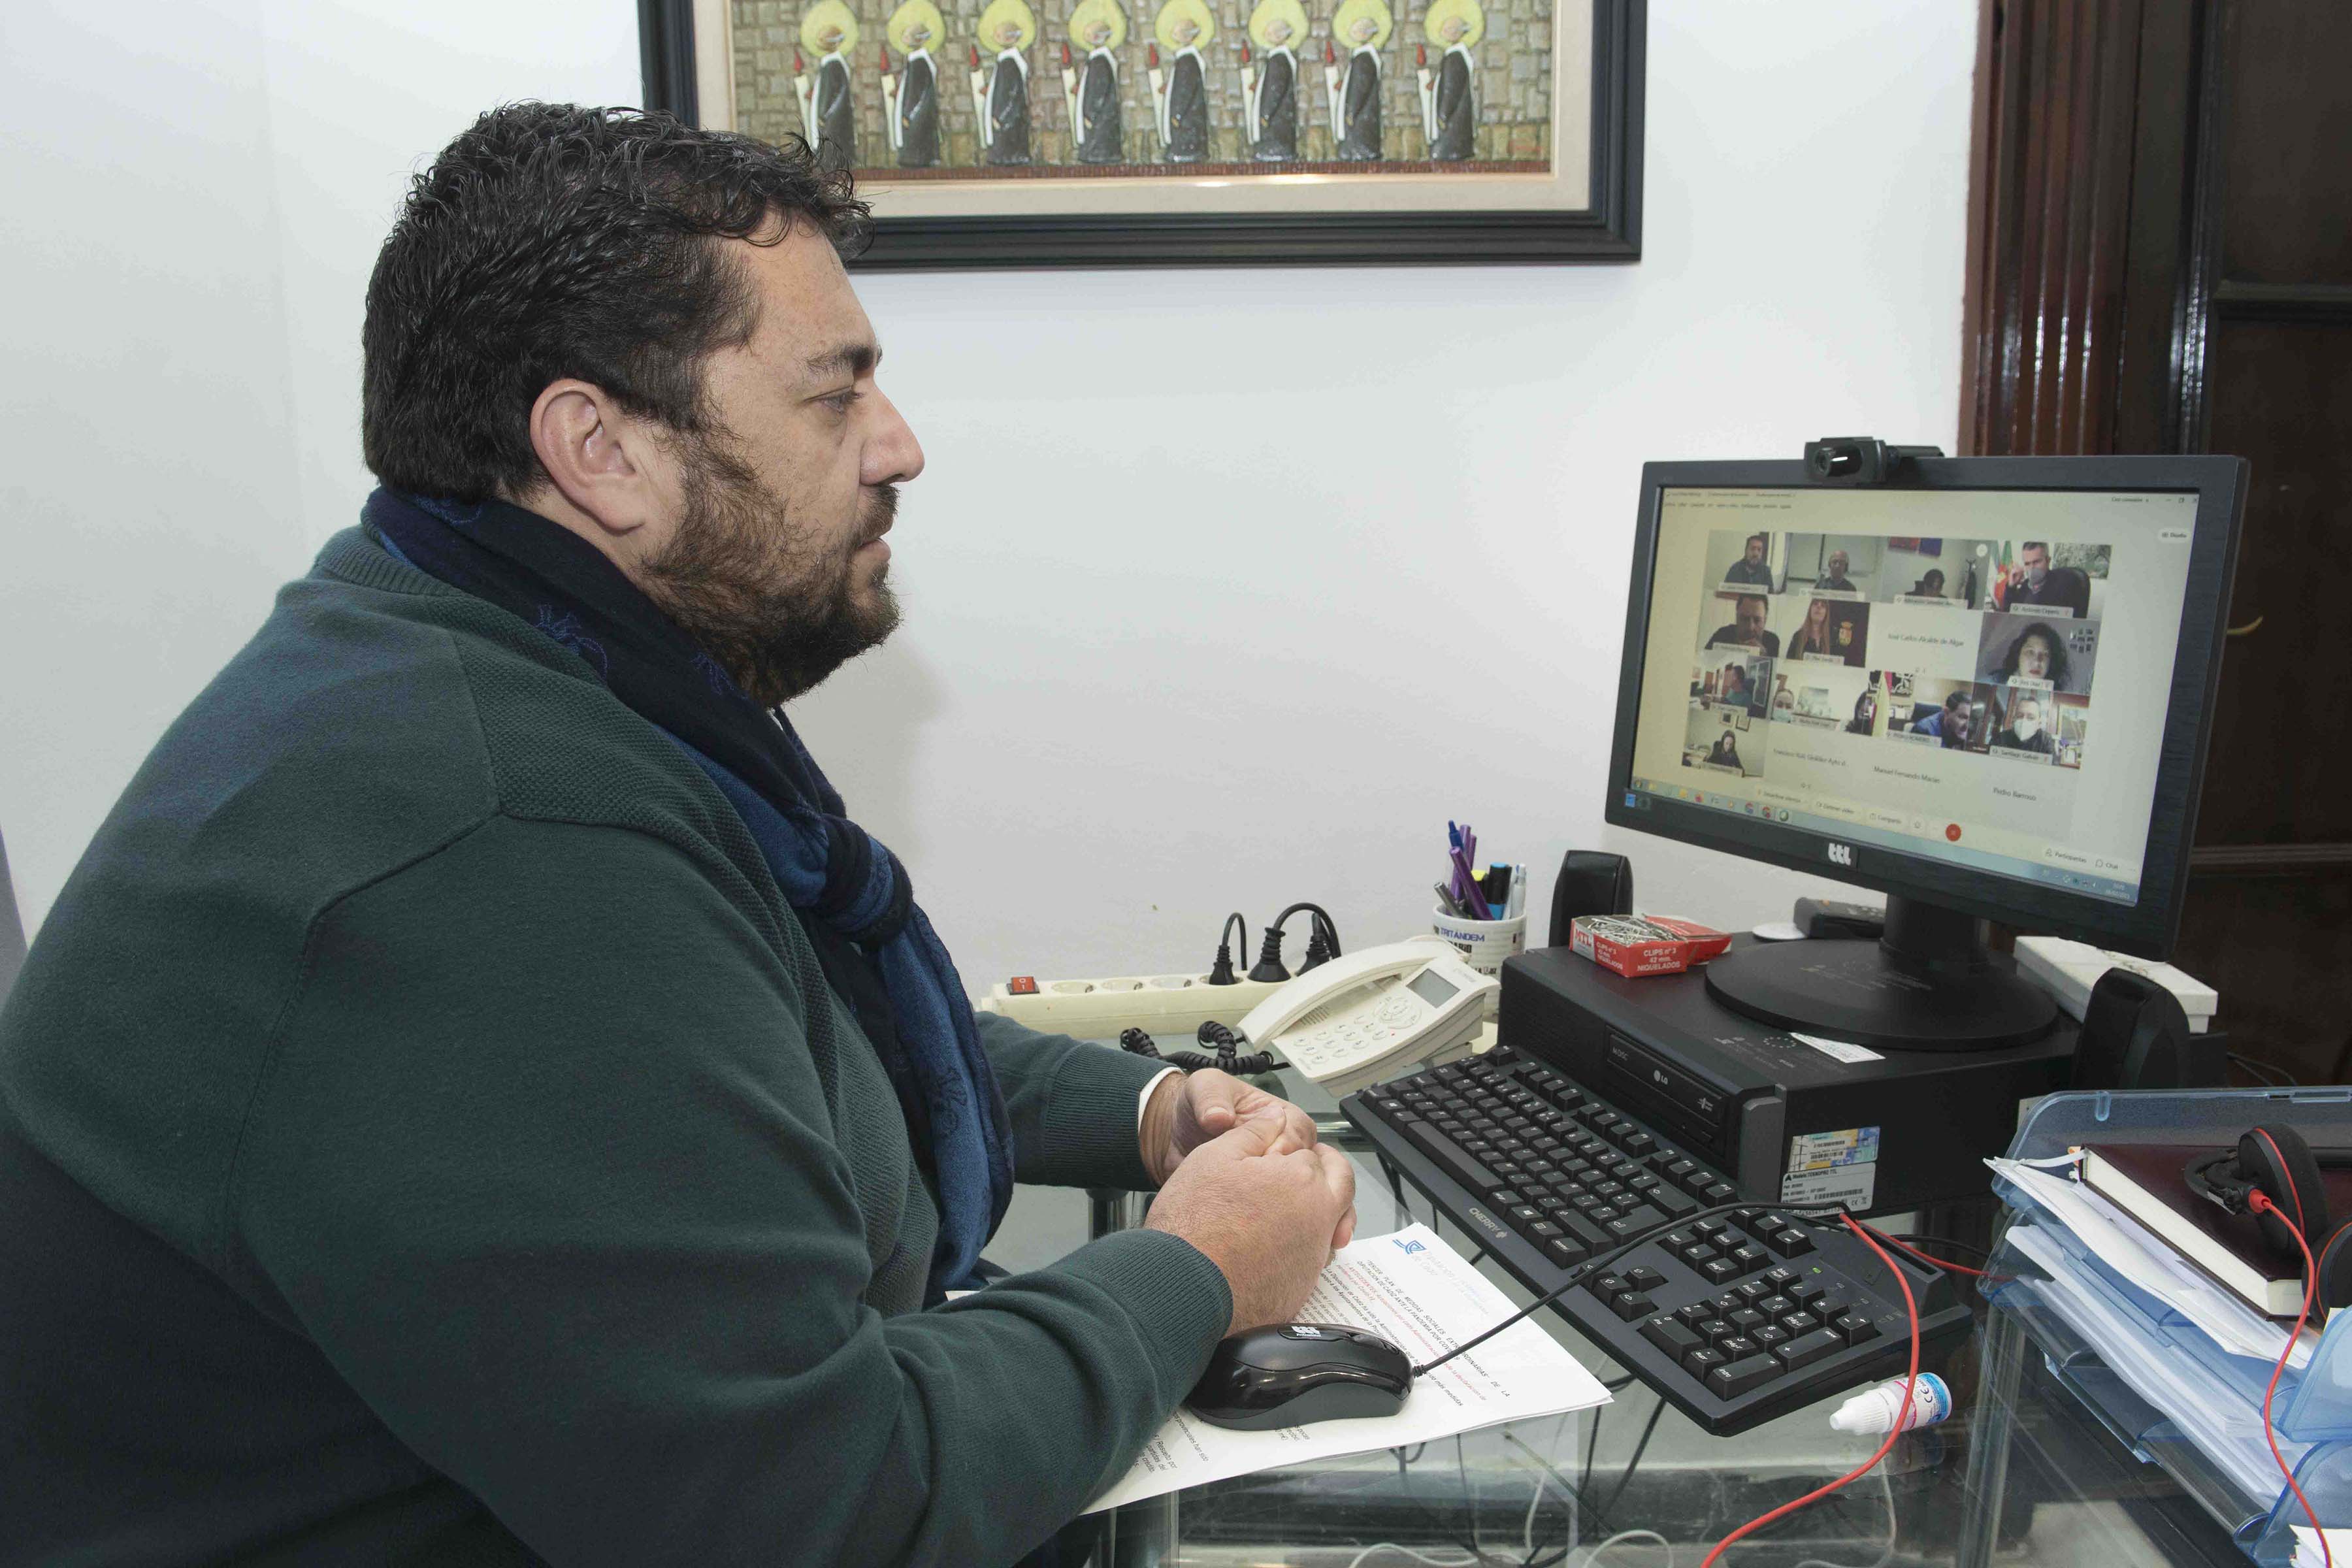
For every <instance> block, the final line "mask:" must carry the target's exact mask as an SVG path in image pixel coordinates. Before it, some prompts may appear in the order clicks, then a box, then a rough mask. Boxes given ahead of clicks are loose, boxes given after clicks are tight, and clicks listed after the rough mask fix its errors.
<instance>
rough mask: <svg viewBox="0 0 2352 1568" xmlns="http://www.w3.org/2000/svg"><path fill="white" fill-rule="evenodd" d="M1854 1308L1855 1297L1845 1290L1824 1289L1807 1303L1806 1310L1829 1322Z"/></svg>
mask: <svg viewBox="0 0 2352 1568" xmlns="http://www.w3.org/2000/svg"><path fill="white" fill-rule="evenodd" d="M1805 1310H1806V1311H1808V1312H1811V1313H1812V1314H1813V1316H1815V1317H1817V1318H1819V1319H1820V1320H1821V1321H1822V1322H1824V1323H1826V1322H1828V1321H1830V1320H1831V1319H1832V1318H1835V1317H1839V1316H1842V1315H1843V1314H1844V1313H1846V1312H1849V1311H1852V1310H1853V1295H1852V1294H1851V1293H1850V1292H1848V1291H1845V1290H1841V1289H1828V1290H1824V1291H1822V1293H1821V1294H1820V1295H1818V1296H1816V1297H1814V1298H1813V1299H1812V1300H1811V1301H1809V1302H1807V1303H1806V1305H1805Z"/></svg>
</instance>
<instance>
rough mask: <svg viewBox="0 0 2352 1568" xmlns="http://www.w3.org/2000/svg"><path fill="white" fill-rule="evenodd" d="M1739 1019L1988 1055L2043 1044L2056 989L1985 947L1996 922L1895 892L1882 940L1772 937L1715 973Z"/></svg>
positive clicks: (1719, 996)
mask: <svg viewBox="0 0 2352 1568" xmlns="http://www.w3.org/2000/svg"><path fill="white" fill-rule="evenodd" d="M1706 988H1707V991H1708V993H1709V994H1712V995H1713V996H1714V997H1715V999H1716V1000H1717V1001H1718V1002H1721V1003H1722V1004H1723V1005H1725V1006H1727V1007H1729V1008H1730V1009H1732V1010H1733V1011H1734V1012H1737V1013H1744V1014H1746V1015H1747V1016H1749V1017H1751V1018H1757V1019H1760V1020H1762V1021H1763V1022H1765V1023H1767V1024H1773V1025H1777V1026H1780V1027H1781V1028H1783V1029H1793V1030H1797V1031H1799V1032H1801V1033H1804V1034H1820V1035H1827V1036H1829V1037H1832V1038H1833V1039H1840V1040H1851V1041H1853V1043H1855V1044H1856V1045H1864V1046H1884V1047H1888V1048H1890V1049H1893V1050H1902V1051H1979V1050H1991V1049H1996V1048H1999V1047H2005V1046H2021V1045H2025V1044H2027V1043H2028V1042H2030V1041H2032V1040H2037V1039H2040V1038H2041V1037H2042V1036H2043V1035H2044V1034H2047V1033H2048V1032H2049V1029H2050V1026H2051V1025H2052V1024H2053V1023H2054V1022H2055V1021H2056V1020H2057V1017H2058V1004H2057V1002H2056V1001H2055V1000H2053V998H2052V997H2051V995H2050V994H2049V993H2048V992H2046V991H2043V990H2042V988H2041V987H2039V986H2037V985H2034V984H2032V983H2031V982H2029V981H2026V980H2022V979H2020V978H2019V977H2018V974H2017V972H2016V968H2015V966H2014V965H2012V964H2011V963H2009V962H2008V961H2007V960H2005V959H2001V958H1997V957H1995V956H1994V955H1993V954H1992V953H1991V952H1989V951H1988V950H1987V949H1986V947H1985V922H1984V921H1980V920H1978V919H1976V918H1975V917H1974V916H1972V915H1966V914H1962V913H1961V912H1960V911H1959V910H1952V909H1946V908H1945V907H1943V906H1942V905H1940V904H1930V903H1924V902H1919V901H1916V900H1911V899H1906V898H1901V897H1890V898H1889V899H1888V900H1886V934H1885V936H1884V937H1882V938H1881V939H1879V940H1878V941H1877V942H1840V941H1835V940H1825V939H1814V940H1811V941H1806V942H1766V943H1763V944H1761V945H1759V946H1756V947H1748V948H1742V949H1741V950H1739V951H1738V952H1727V953H1725V954H1724V955H1723V956H1722V957H1720V958H1718V959H1717V960H1715V961H1714V962H1713V963H1709V964H1708V965H1707V966H1706Z"/></svg>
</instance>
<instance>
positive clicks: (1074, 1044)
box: [974, 1013, 1168, 1192]
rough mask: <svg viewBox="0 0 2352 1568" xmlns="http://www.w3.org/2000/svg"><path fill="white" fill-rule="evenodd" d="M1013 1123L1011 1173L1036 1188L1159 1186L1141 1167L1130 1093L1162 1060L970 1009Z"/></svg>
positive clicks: (1162, 1066) (1142, 1189)
mask: <svg viewBox="0 0 2352 1568" xmlns="http://www.w3.org/2000/svg"><path fill="white" fill-rule="evenodd" d="M974 1016H976V1017H977V1018H978V1020H979V1023H980V1044H981V1048H982V1049H983V1050H985V1051H986V1052H987V1053H988V1058H989V1062H990V1064H991V1065H992V1067H994V1068H995V1069H996V1082H997V1087H998V1088H999V1089H1002V1090H1003V1093H1004V1108H1005V1110H1007V1111H1008V1112H1009V1113H1010V1115H1011V1118H1012V1121H1013V1173H1014V1174H1015V1175H1016V1176H1017V1177H1019V1179H1020V1180H1022V1181H1024V1182H1031V1183H1034V1184H1038V1185H1041V1186H1057V1187H1121V1188H1125V1189H1126V1190H1128V1191H1129V1192H1145V1191H1148V1190H1150V1188H1152V1187H1156V1186H1158V1185H1159V1183H1157V1182H1155V1181H1153V1180H1152V1179H1151V1173H1150V1172H1148V1171H1146V1170H1145V1169H1144V1168H1143V1145H1142V1143H1141V1142H1139V1139H1138V1136H1137V1128H1136V1097H1137V1096H1138V1095H1139V1094H1141V1093H1142V1092H1143V1086H1144V1085H1145V1084H1147V1083H1150V1081H1151V1080H1152V1079H1154V1078H1157V1077H1158V1076H1159V1075H1160V1073H1162V1072H1164V1071H1166V1070H1167V1068H1168V1064H1167V1063H1166V1062H1162V1061H1154V1060H1152V1059H1151V1058H1149V1057H1139V1056H1137V1055H1135V1054H1133V1053H1132V1052H1129V1051H1123V1050H1119V1049H1118V1048H1117V1047H1111V1046H1102V1045H1090V1044H1088V1043H1087V1041H1085V1040H1075V1039H1072V1038H1071V1037H1069V1036H1067V1035H1041V1034H1039V1033H1038V1032H1037V1031H1036V1030H1034V1029H1032V1028H1030V1027H1028V1026H1026V1025H1024V1024H1016V1023H1014V1022H1013V1020H1012V1019H1010V1018H1007V1017H1005V1016H1003V1015H1002V1014H999V1013H979V1014H975V1015H974Z"/></svg>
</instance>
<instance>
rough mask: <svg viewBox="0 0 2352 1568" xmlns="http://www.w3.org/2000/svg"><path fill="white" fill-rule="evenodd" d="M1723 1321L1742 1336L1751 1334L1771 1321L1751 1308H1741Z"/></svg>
mask: <svg viewBox="0 0 2352 1568" xmlns="http://www.w3.org/2000/svg"><path fill="white" fill-rule="evenodd" d="M1724 1321H1726V1322H1727V1323H1729V1324H1730V1325H1731V1326H1732V1327H1733V1328H1735V1329H1738V1331H1740V1332H1741V1333H1743V1334H1752V1333H1754V1332H1755V1331H1757V1330H1759V1329H1760V1328H1762V1327H1763V1326H1764V1325H1765V1324H1767V1323H1769V1322H1770V1321H1772V1320H1771V1319H1769V1318H1768V1317H1766V1316H1765V1315H1764V1314H1763V1313H1761V1312H1759V1311H1758V1310H1756V1309H1755V1308H1753V1307H1743V1308H1741V1309H1740V1310H1738V1311H1737V1312H1734V1313H1732V1314H1731V1315H1730V1316H1728V1317H1727V1318H1726V1319H1725V1320H1724Z"/></svg>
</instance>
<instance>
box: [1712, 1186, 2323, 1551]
mask: <svg viewBox="0 0 2352 1568" xmlns="http://www.w3.org/2000/svg"><path fill="white" fill-rule="evenodd" d="M1838 1217H1839V1218H1840V1219H1842V1220H1843V1221H1844V1222H1845V1227H1846V1228H1847V1229H1848V1230H1850V1231H1852V1232H1853V1234H1854V1235H1856V1236H1858V1237H1861V1238H1862V1244H1863V1245H1864V1247H1869V1248H1870V1250H1871V1251H1873V1252H1874V1253H1876V1254H1878V1260H1879V1261H1880V1262H1881V1263H1884V1264H1885V1265H1886V1269H1887V1272H1888V1273H1890V1274H1892V1275H1894V1276H1895V1283H1896V1284H1897V1285H1900V1286H1902V1287H1903V1310H1905V1311H1906V1312H1907V1313H1909V1314H1910V1317H1911V1371H1910V1373H1909V1375H1908V1376H1906V1378H1905V1379H1904V1380H1903V1405H1902V1408H1900V1409H1898V1410H1897V1411H1895V1425H1894V1426H1891V1427H1889V1428H1888V1429H1887V1433H1886V1441H1885V1442H1884V1443H1881V1444H1880V1445H1879V1446H1878V1451H1877V1452H1875V1453H1874V1454H1872V1455H1871V1456H1870V1458H1867V1459H1864V1461H1863V1462H1862V1463H1860V1464H1859V1465H1856V1466H1855V1467H1854V1468H1852V1469H1850V1470H1848V1471H1847V1472H1846V1473H1845V1474H1843V1475H1842V1476H1840V1477H1839V1478H1838V1479H1835V1480H1833V1481H1831V1482H1828V1483H1827V1484H1825V1485H1822V1486H1818V1487H1815V1488H1814V1489H1812V1490H1811V1491H1809V1492H1807V1493H1806V1494H1805V1495H1804V1496H1802V1497H1801V1498H1799V1499H1797V1500H1795V1501H1793V1502H1784V1503H1782V1504H1781V1505H1780V1507H1779V1508H1776V1509H1773V1510H1770V1511H1769V1512H1768V1513H1759V1514H1758V1515H1757V1516H1756V1517H1755V1518H1754V1519H1751V1520H1749V1521H1748V1522H1747V1523H1746V1524H1743V1525H1741V1526H1740V1527H1739V1528H1738V1530H1735V1531H1732V1532H1731V1533H1730V1534H1728V1535H1727V1536H1725V1537H1724V1538H1723V1539H1722V1540H1720V1541H1718V1542H1716V1543H1715V1550H1714V1551H1712V1552H1708V1553H1707V1554H1706V1558H1705V1559H1703V1560H1702V1561H1701V1562H1700V1563H1699V1565H1698V1568H1715V1563H1716V1560H1717V1559H1718V1558H1720V1557H1721V1556H1722V1555H1723V1552H1724V1549H1725V1548H1726V1547H1727V1546H1729V1545H1730V1544H1731V1543H1732V1542H1735V1541H1738V1540H1739V1539H1740V1538H1741V1537H1743V1536H1747V1535H1752V1534H1754V1533H1755V1532H1756V1531H1759V1530H1761V1529H1763V1528H1764V1527H1765V1526H1766V1525H1768V1524H1769V1523H1771V1522H1772V1521H1774V1520H1776V1519H1786V1518H1788V1517H1789V1516H1790V1514H1792V1513H1794V1512H1796V1511H1797V1510H1799V1509H1801V1508H1802V1507H1804V1506H1805V1505H1806V1504H1807V1503H1810V1502H1814V1501H1817V1500H1820V1499H1822V1498H1825V1497H1827V1496H1829V1495H1830V1493H1832V1492H1833V1491H1835V1490H1837V1489H1839V1488H1840V1487H1843V1486H1844V1485H1846V1484H1847V1483H1849V1482H1851V1481H1854V1480H1858V1479H1861V1478H1862V1477H1864V1476H1866V1475H1868V1474H1869V1473H1870V1472H1871V1470H1872V1469H1873V1468H1874V1467H1876V1465H1877V1464H1878V1461H1879V1460H1881V1459H1883V1458H1886V1456H1887V1454H1888V1453H1889V1452H1891V1451H1892V1450H1893V1449H1894V1447H1895V1439H1896V1438H1898V1437H1900V1436H1903V1429H1904V1428H1905V1427H1906V1426H1909V1425H1910V1424H1911V1402H1912V1396H1913V1395H1914V1394H1917V1393H1918V1391H1919V1299H1918V1298H1917V1297H1916V1296H1914V1295H1913V1294H1912V1293H1911V1277H1910V1276H1909V1275H1907V1274H1906V1273H1904V1272H1903V1266H1902V1265H1901V1264H1899V1263H1897V1262H1895V1259H1894V1258H1893V1257H1891V1256H1890V1255H1889V1254H1888V1253H1887V1250H1886V1248H1885V1247H1881V1246H1879V1245H1878V1243H1877V1241H1876V1240H1875V1239H1874V1237H1876V1235H1877V1233H1876V1232H1875V1231H1874V1230H1872V1229H1871V1228H1870V1227H1869V1226H1866V1225H1864V1224H1863V1223H1862V1222H1861V1221H1860V1220H1858V1219H1856V1218H1854V1217H1853V1215H1850V1214H1842V1215H1839V1216H1838ZM2289 1484H2290V1485H2292V1484H2293V1482H2292V1480H2290V1482H2289ZM2298 1495H2299V1494H2298Z"/></svg>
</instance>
